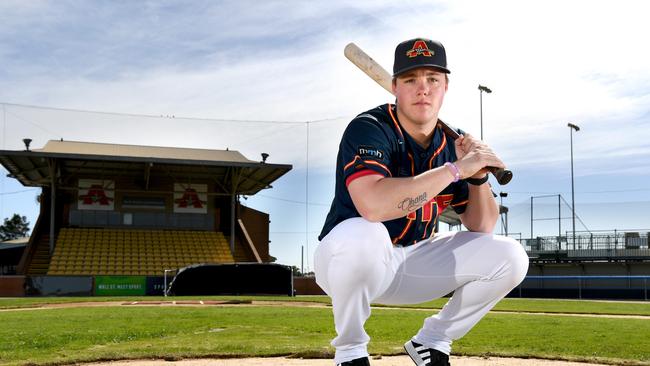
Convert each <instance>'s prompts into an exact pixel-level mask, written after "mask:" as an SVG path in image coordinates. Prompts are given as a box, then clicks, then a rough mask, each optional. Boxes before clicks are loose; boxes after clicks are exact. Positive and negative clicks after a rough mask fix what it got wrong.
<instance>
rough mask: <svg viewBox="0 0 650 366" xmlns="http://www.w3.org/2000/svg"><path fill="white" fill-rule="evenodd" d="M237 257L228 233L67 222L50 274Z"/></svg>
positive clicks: (126, 272) (160, 269) (126, 271)
mask: <svg viewBox="0 0 650 366" xmlns="http://www.w3.org/2000/svg"><path fill="white" fill-rule="evenodd" d="M234 262H235V260H234V258H233V255H232V253H231V252H230V248H229V246H228V241H227V240H226V238H225V236H224V235H223V233H217V232H207V231H174V230H120V229H82V228H63V229H61V232H60V233H59V236H58V238H57V241H56V246H55V250H54V253H53V255H52V259H51V262H50V267H49V270H48V271H47V274H48V275H121V276H130V275H140V276H146V275H148V276H156V275H158V276H160V275H162V274H163V273H164V270H165V269H177V268H183V267H186V266H188V265H192V264H200V263H234Z"/></svg>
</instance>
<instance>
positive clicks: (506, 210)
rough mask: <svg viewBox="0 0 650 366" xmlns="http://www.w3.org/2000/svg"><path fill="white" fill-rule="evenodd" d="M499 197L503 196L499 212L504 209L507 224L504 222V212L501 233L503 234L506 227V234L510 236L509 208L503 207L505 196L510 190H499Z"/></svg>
mask: <svg viewBox="0 0 650 366" xmlns="http://www.w3.org/2000/svg"><path fill="white" fill-rule="evenodd" d="M499 197H501V207H499V213H501V210H503V214H505V216H506V221H505V224H504V222H503V214H502V215H501V233H502V234H503V229H504V227H505V230H506V236H508V208H507V207H503V197H508V192H499Z"/></svg>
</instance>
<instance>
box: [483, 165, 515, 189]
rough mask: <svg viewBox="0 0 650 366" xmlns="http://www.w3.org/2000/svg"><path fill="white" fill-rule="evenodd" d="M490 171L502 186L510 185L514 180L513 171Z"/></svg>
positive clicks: (497, 169) (492, 168)
mask: <svg viewBox="0 0 650 366" xmlns="http://www.w3.org/2000/svg"><path fill="white" fill-rule="evenodd" d="M488 170H489V171H490V173H492V174H493V175H494V177H495V178H496V179H497V182H499V184H500V185H502V186H505V185H506V184H508V183H509V182H510V180H511V179H512V171H510V170H509V169H502V168H495V167H488Z"/></svg>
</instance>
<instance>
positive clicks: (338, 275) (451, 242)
mask: <svg viewBox="0 0 650 366" xmlns="http://www.w3.org/2000/svg"><path fill="white" fill-rule="evenodd" d="M314 270H315V274H316V282H317V283H318V285H319V286H320V287H321V288H322V289H323V290H324V291H325V292H326V293H327V294H328V295H329V296H330V297H331V298H332V307H333V312H334V324H335V328H336V333H337V337H336V338H334V340H332V343H331V344H332V346H334V347H335V348H336V355H335V358H334V362H335V363H336V364H338V363H342V362H346V361H350V360H353V359H356V358H360V357H364V356H368V351H367V345H368V341H369V340H370V337H369V336H368V334H367V333H366V331H365V330H364V324H365V322H366V320H367V319H368V317H369V316H370V303H371V302H376V303H381V304H417V303H421V302H425V301H430V300H433V299H436V298H440V297H442V296H444V295H446V294H449V293H451V292H454V294H453V296H452V297H451V299H450V300H449V301H448V302H447V304H446V305H445V306H444V307H443V309H442V310H441V311H440V312H439V313H438V314H437V315H434V316H431V317H429V318H426V319H425V320H424V325H423V326H422V328H421V329H420V331H419V332H418V333H417V334H416V335H415V336H414V337H413V340H414V341H416V342H417V343H420V344H423V345H425V346H427V347H429V348H434V349H437V350H439V351H441V352H444V353H446V354H449V353H450V352H451V343H452V341H453V340H455V339H458V338H461V337H462V336H464V335H465V334H466V333H467V332H469V330H470V329H471V328H472V327H473V326H474V325H476V323H478V321H479V320H481V318H482V317H483V316H484V315H485V314H486V313H487V312H488V311H489V310H490V309H491V308H492V307H493V306H494V305H495V304H496V303H497V302H499V300H501V299H502V298H503V297H504V296H505V295H507V294H508V292H510V291H511V290H512V289H513V288H515V287H516V286H517V285H518V284H519V283H520V282H521V281H523V279H524V277H525V276H526V272H527V271H528V256H527V255H526V252H525V250H524V249H523V247H522V246H521V244H519V243H518V242H517V241H515V240H513V239H510V238H507V237H503V236H497V235H493V234H482V233H473V232H466V231H461V232H453V233H442V234H436V235H435V237H434V238H431V239H426V240H423V241H421V242H419V243H416V244H415V245H411V246H408V247H399V246H393V245H392V243H391V240H390V237H389V234H388V231H387V230H386V227H385V226H384V225H383V224H381V223H372V222H369V221H367V220H365V219H363V218H360V217H356V218H352V219H348V220H345V221H343V222H341V223H340V224H338V225H337V226H336V227H335V228H334V229H332V231H331V232H330V233H329V234H327V236H326V237H324V238H323V240H322V241H321V243H320V244H319V245H318V248H317V249H316V253H315V258H314ZM405 341H406V340H405Z"/></svg>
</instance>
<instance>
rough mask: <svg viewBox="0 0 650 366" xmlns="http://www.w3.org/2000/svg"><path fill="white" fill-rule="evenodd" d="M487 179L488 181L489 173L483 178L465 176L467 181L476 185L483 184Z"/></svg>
mask: <svg viewBox="0 0 650 366" xmlns="http://www.w3.org/2000/svg"><path fill="white" fill-rule="evenodd" d="M487 181H488V174H486V175H485V177H483V178H465V182H467V183H469V184H471V185H474V186H480V185H481V184H483V183H485V182H487Z"/></svg>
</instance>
